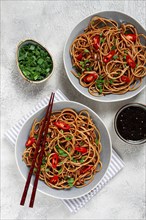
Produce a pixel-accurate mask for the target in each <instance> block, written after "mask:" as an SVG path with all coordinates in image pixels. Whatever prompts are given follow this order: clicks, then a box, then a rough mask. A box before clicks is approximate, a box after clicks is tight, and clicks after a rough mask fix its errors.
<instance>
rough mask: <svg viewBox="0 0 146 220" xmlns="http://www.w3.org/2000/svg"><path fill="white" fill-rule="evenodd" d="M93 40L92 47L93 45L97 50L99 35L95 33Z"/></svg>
mask: <svg viewBox="0 0 146 220" xmlns="http://www.w3.org/2000/svg"><path fill="white" fill-rule="evenodd" d="M93 42H94V44H93V47H94V48H95V49H96V50H98V48H99V47H100V36H99V35H95V36H94V37H93Z"/></svg>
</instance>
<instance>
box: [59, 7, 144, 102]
mask: <svg viewBox="0 0 146 220" xmlns="http://www.w3.org/2000/svg"><path fill="white" fill-rule="evenodd" d="M96 15H97V16H100V17H105V18H109V19H113V20H115V21H117V22H118V24H121V23H131V24H133V25H134V26H135V27H136V29H137V31H138V33H143V34H145V35H146V31H145V30H144V28H143V27H142V26H141V25H140V24H139V23H138V22H137V21H136V20H134V19H133V18H131V17H130V16H128V15H126V14H123V13H121V12H116V11H103V12H100V13H95V14H92V15H90V16H88V17H86V18H84V19H83V20H82V21H81V22H80V23H79V24H77V26H76V27H75V28H74V29H73V31H72V32H71V34H70V36H69V38H68V39H67V42H66V44H65V47H64V53H63V60H64V66H65V70H66V73H67V76H68V78H69V80H70V82H71V83H72V85H73V86H74V87H75V88H76V89H77V90H78V91H79V92H80V93H81V94H82V95H84V96H86V97H88V98H90V99H92V100H95V101H100V102H116V101H122V100H126V99H129V98H132V97H133V96H135V95H137V94H138V93H139V92H141V91H142V90H143V89H144V88H145V86H146V77H145V78H144V79H143V81H142V85H141V86H140V87H139V88H138V89H137V90H135V91H129V92H127V93H125V94H122V95H116V94H110V95H105V96H100V97H95V96H93V95H91V94H90V93H89V92H88V89H87V88H84V87H83V86H81V85H80V83H79V80H78V79H77V78H76V77H75V76H74V75H73V74H72V73H71V70H74V69H73V67H72V62H71V56H70V53H69V49H70V46H71V44H72V42H73V41H74V39H75V38H76V37H77V36H78V35H79V34H81V33H83V32H84V29H85V28H86V27H87V26H88V24H89V22H90V20H91V18H92V17H94V16H96ZM142 43H143V44H144V42H142Z"/></svg>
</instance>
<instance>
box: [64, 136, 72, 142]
mask: <svg viewBox="0 0 146 220" xmlns="http://www.w3.org/2000/svg"><path fill="white" fill-rule="evenodd" d="M72 138H73V137H72V136H70V137H65V140H66V141H70V140H71V139H72Z"/></svg>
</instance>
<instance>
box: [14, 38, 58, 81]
mask: <svg viewBox="0 0 146 220" xmlns="http://www.w3.org/2000/svg"><path fill="white" fill-rule="evenodd" d="M27 41H32V42H34V43H36V44H38V45H40V46H41V47H42V48H43V49H45V50H46V51H47V53H48V54H49V56H50V57H51V59H52V64H53V68H52V71H51V73H50V74H49V75H48V76H47V77H45V78H44V79H42V80H39V81H34V80H30V79H28V78H27V77H26V76H25V75H24V74H23V72H22V71H21V69H20V67H19V61H18V54H19V48H20V46H21V45H23V43H25V42H27ZM16 65H17V68H18V71H19V73H20V75H21V76H22V77H23V79H25V80H26V81H28V82H30V83H33V84H39V83H42V82H45V81H46V80H47V79H49V78H50V77H51V76H52V74H53V73H54V60H53V57H52V54H51V53H50V52H49V50H48V49H47V48H46V47H45V46H43V45H42V44H41V43H40V42H38V41H36V40H33V39H31V38H26V39H24V40H21V41H20V42H19V43H18V44H17V46H16Z"/></svg>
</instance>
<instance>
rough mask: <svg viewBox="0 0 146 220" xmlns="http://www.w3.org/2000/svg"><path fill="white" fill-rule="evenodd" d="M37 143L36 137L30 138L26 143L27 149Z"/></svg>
mask: <svg viewBox="0 0 146 220" xmlns="http://www.w3.org/2000/svg"><path fill="white" fill-rule="evenodd" d="M34 142H35V138H34V137H29V138H28V140H27V141H26V143H25V146H26V147H30V146H32V144H33V143H34Z"/></svg>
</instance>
